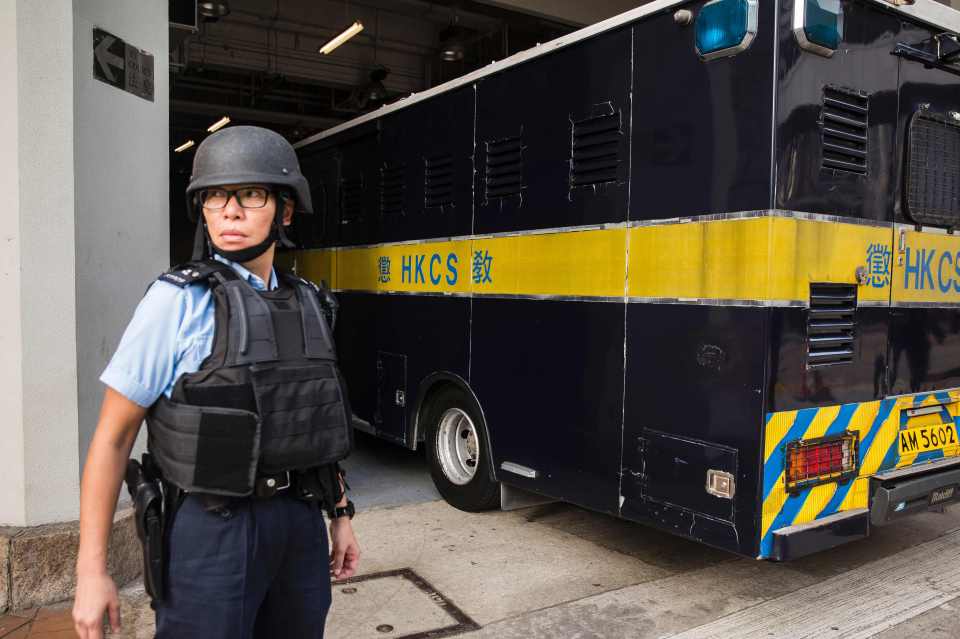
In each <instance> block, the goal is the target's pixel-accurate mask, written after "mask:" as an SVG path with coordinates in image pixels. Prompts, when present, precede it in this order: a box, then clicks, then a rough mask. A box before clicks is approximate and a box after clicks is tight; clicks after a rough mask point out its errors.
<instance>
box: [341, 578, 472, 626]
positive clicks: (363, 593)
mask: <svg viewBox="0 0 960 639" xmlns="http://www.w3.org/2000/svg"><path fill="white" fill-rule="evenodd" d="M479 628H480V626H479V625H478V624H477V623H476V622H475V621H473V619H471V618H470V617H469V616H468V615H467V614H466V613H465V612H463V611H462V610H460V608H458V607H457V606H456V604H454V603H453V602H452V601H450V600H449V599H448V598H447V597H445V596H444V595H443V594H442V593H440V592H437V590H436V589H435V588H434V587H433V586H431V585H430V584H429V583H428V582H427V580H426V579H424V578H423V577H421V576H420V575H418V574H417V573H415V572H414V571H413V570H410V569H409V568H401V569H399V570H388V571H385V572H378V573H373V574H369V575H360V576H358V577H351V578H350V579H344V580H342V581H337V582H334V584H333V607H332V608H331V610H330V619H329V620H328V622H327V631H326V635H325V636H327V637H330V638H331V639H335V638H337V637H344V638H346V637H349V638H350V639H365V638H366V637H371V638H373V637H376V638H378V639H379V638H384V637H389V638H390V639H440V638H441V637H450V636H453V635H457V634H460V633H463V632H468V631H471V630H478V629H479Z"/></svg>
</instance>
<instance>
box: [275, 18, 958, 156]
mask: <svg viewBox="0 0 960 639" xmlns="http://www.w3.org/2000/svg"><path fill="white" fill-rule="evenodd" d="M868 1H870V2H873V3H874V4H879V5H882V6H883V7H884V8H886V9H887V10H889V11H896V12H899V13H902V14H905V15H907V16H909V17H911V18H914V19H915V20H917V21H919V22H922V23H925V24H928V25H930V26H934V27H937V28H940V29H944V30H946V31H951V32H953V33H960V11H957V10H956V9H952V8H950V7H948V6H946V5H944V4H941V3H940V2H937V1H936V0H915V3H914V4H912V5H899V6H898V5H894V4H892V2H891V0H868ZM690 2H691V0H655V1H654V2H650V3H648V4H645V5H643V6H640V7H637V8H636V9H631V10H630V11H627V12H625V13H621V14H619V15H616V16H613V17H612V18H608V19H606V20H603V21H601V22H597V23H596V24H592V25H590V26H587V27H584V28H583V29H580V30H578V31H574V32H573V33H568V34H567V35H565V36H561V37H559V38H557V39H555V40H551V41H550V42H545V43H543V44H538V45H537V46H535V47H531V48H529V49H526V50H524V51H520V52H518V53H515V54H513V55H512V56H510V57H508V58H505V59H503V60H498V61H496V62H491V63H490V64H488V65H486V66H485V67H482V68H480V69H477V70H476V71H472V72H470V73H468V74H466V75H463V76H460V77H459V78H454V79H453V80H450V81H448V82H444V83H443V84H438V85H437V86H435V87H433V88H431V89H427V90H426V91H421V92H420V93H411V94H410V95H408V96H407V97H405V98H401V99H399V100H397V101H395V102H391V103H390V104H387V105H384V106H382V107H380V108H379V109H377V110H376V111H371V112H370V113H365V114H364V115H361V116H359V117H356V118H353V119H352V120H348V121H347V122H344V123H342V124H338V125H336V126H334V127H331V128H329V129H326V130H324V131H321V132H320V133H317V134H315V135H312V136H310V137H308V138H305V139H303V140H300V141H299V142H297V143H296V144H294V145H293V146H294V148H301V147H303V146H306V145H308V144H311V143H312V142H318V141H320V140H323V139H325V138H328V137H330V136H333V135H336V134H337V133H340V132H341V131H346V130H347V129H350V128H353V127H355V126H358V125H360V124H363V123H364V122H370V121H371V120H376V119H377V118H380V117H383V116H385V115H387V114H390V113H393V112H394V111H399V110H400V109H404V108H406V107H409V106H412V105H414V104H416V103H418V102H422V101H423V100H426V99H428V98H431V97H433V96H435V95H439V94H441V93H446V92H447V91H452V90H453V89H456V88H458V87H461V86H464V85H468V84H470V83H472V82H474V81H476V80H478V79H480V78H483V77H485V76H488V75H493V74H495V73H499V72H500V71H503V70H504V69H508V68H510V67H512V66H516V65H518V64H522V63H524V62H527V61H528V60H532V59H534V58H539V57H540V56H542V55H546V54H548V53H552V52H553V51H557V50H558V49H563V48H565V47H568V46H570V45H572V44H575V43H577V42H580V41H582V40H587V39H589V38H592V37H594V36H596V35H599V34H601V33H605V32H607V31H611V30H613V29H616V28H618V27H621V26H623V25H625V24H627V23H630V22H635V21H637V20H639V19H641V18H644V17H646V16H649V15H653V14H655V13H662V12H666V11H667V10H669V9H673V8H674V7H677V6H679V5H683V4H689V3H690Z"/></svg>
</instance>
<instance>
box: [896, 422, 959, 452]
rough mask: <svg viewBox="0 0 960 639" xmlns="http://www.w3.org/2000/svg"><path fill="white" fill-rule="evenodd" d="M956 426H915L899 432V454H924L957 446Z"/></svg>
mask: <svg viewBox="0 0 960 639" xmlns="http://www.w3.org/2000/svg"><path fill="white" fill-rule="evenodd" d="M957 441H958V439H957V426H956V424H934V425H932V426H917V427H916V428H908V429H907V430H901V431H900V443H899V447H900V454H901V455H906V454H912V453H925V452H927V451H928V450H940V449H941V448H947V447H948V446H956V445H957Z"/></svg>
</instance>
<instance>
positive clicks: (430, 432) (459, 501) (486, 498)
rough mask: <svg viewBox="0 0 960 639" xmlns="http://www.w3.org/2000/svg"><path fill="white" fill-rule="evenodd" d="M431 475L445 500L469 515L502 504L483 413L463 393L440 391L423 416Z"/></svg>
mask: <svg viewBox="0 0 960 639" xmlns="http://www.w3.org/2000/svg"><path fill="white" fill-rule="evenodd" d="M424 422H425V426H426V432H425V439H426V442H425V443H426V445H427V459H428V460H429V462H430V475H431V477H433V483H434V484H435V485H436V487H437V490H438V491H440V494H441V495H442V496H443V498H444V499H445V500H446V501H447V503H449V504H450V505H451V506H453V507H454V508H459V509H460V510H465V511H467V512H480V511H482V510H490V509H491V508H496V507H498V506H499V505H500V483H499V482H497V481H496V480H495V479H494V478H493V472H492V471H491V468H492V464H491V461H490V443H489V442H488V441H487V436H486V431H485V430H484V428H483V421H482V418H481V417H480V411H479V409H478V408H477V407H476V405H475V402H473V401H472V399H471V398H470V397H468V396H467V395H466V394H465V393H464V392H463V391H461V390H459V389H457V388H446V389H444V390H441V391H440V392H439V393H438V394H437V395H436V397H435V398H434V399H433V401H431V402H430V405H429V407H428V410H427V411H426V413H425V415H424Z"/></svg>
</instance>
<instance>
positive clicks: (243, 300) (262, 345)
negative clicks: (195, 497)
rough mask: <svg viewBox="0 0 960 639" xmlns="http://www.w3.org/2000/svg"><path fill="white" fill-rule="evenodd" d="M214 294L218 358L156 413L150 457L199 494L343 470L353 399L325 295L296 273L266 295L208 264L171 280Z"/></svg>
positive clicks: (183, 269) (150, 418) (183, 379)
mask: <svg viewBox="0 0 960 639" xmlns="http://www.w3.org/2000/svg"><path fill="white" fill-rule="evenodd" d="M161 279H163V280H165V281H167V282H171V283H173V284H176V285H178V286H190V285H198V286H202V285H204V284H206V285H208V286H210V287H211V289H212V292H213V296H214V304H215V307H214V308H215V315H214V318H215V319H214V321H215V329H214V338H213V348H212V351H211V353H210V356H209V357H207V359H205V360H204V361H203V363H202V364H201V366H200V369H199V370H198V371H197V372H196V373H190V374H185V375H181V376H180V377H179V378H178V379H177V381H176V384H175V385H174V389H173V392H172V394H171V395H172V397H171V398H169V399H168V398H167V397H166V396H165V395H161V397H160V399H159V400H157V402H156V403H155V404H154V405H153V406H151V407H150V410H149V411H148V413H147V429H148V448H149V450H150V452H151V454H152V455H153V456H154V457H155V458H156V460H157V463H158V465H159V467H160V470H161V471H162V473H163V476H164V478H165V479H166V480H168V481H170V482H172V483H173V484H175V485H177V486H178V487H180V488H182V489H184V490H188V491H195V492H203V493H213V494H219V495H233V496H245V495H249V494H250V493H251V492H252V491H253V487H254V481H255V479H256V477H257V475H262V474H276V473H280V472H283V471H288V470H298V469H305V468H313V467H316V466H322V465H325V464H330V463H333V462H336V461H339V460H341V459H343V458H344V457H346V456H347V454H348V453H349V452H350V448H351V447H352V444H353V431H352V428H351V425H350V415H351V413H350V407H349V403H348V400H347V393H346V388H345V387H344V384H343V380H342V377H341V374H340V370H339V368H338V367H337V358H336V353H335V351H334V346H333V340H332V336H331V332H330V327H329V325H328V323H327V320H326V317H325V316H324V313H323V311H322V310H321V305H320V302H319V296H318V289H316V288H315V287H314V285H313V284H311V283H309V282H307V281H306V280H303V279H300V278H298V277H296V276H294V275H291V274H281V275H280V278H279V280H280V284H281V286H280V288H278V289H276V290H274V291H269V292H267V291H257V290H256V289H254V288H253V287H252V286H250V285H249V284H248V283H247V282H246V280H244V279H242V278H240V277H239V276H238V275H237V274H236V273H235V272H234V271H233V269H231V268H230V267H229V266H227V265H225V264H222V263H220V262H217V261H214V260H209V261H205V262H194V263H191V264H187V265H184V266H180V267H177V268H176V269H174V270H172V271H170V272H168V273H165V274H164V275H162V276H161Z"/></svg>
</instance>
